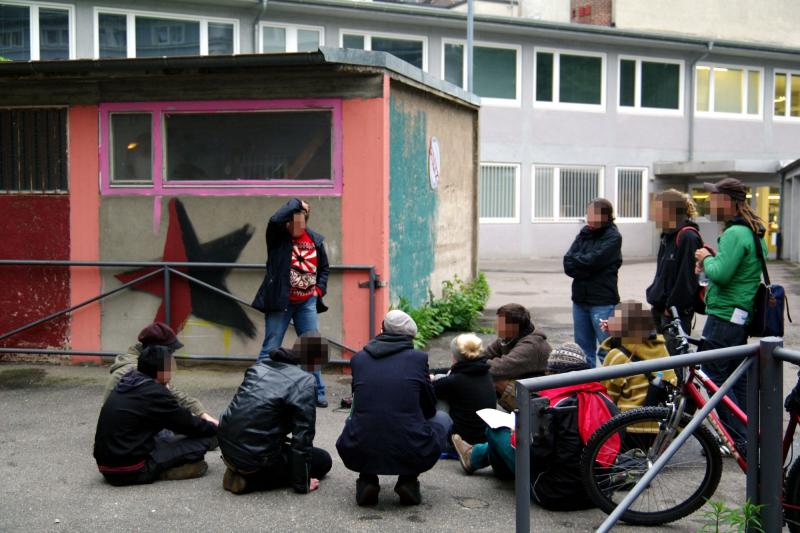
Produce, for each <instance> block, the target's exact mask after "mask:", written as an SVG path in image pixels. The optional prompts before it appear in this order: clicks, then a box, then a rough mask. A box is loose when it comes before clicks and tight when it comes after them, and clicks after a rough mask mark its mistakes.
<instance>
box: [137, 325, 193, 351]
mask: <svg viewBox="0 0 800 533" xmlns="http://www.w3.org/2000/svg"><path fill="white" fill-rule="evenodd" d="M139 342H141V343H142V344H143V345H144V346H153V345H158V346H166V347H167V348H169V349H170V350H172V351H175V350H177V349H179V348H183V343H182V342H181V341H179V340H178V337H177V336H176V335H175V332H174V331H173V330H172V328H171V327H169V326H168V325H166V324H164V323H163V322H153V323H152V324H148V325H147V326H145V328H144V329H143V330H142V331H141V332H140V333H139Z"/></svg>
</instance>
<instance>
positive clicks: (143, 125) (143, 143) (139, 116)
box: [111, 113, 153, 183]
mask: <svg viewBox="0 0 800 533" xmlns="http://www.w3.org/2000/svg"><path fill="white" fill-rule="evenodd" d="M151 120H152V119H151V116H150V113H112V114H111V182H112V183H115V182H116V183H118V182H131V181H134V182H150V181H153V177H152V176H153V155H152V153H153V150H152V142H151V140H152V132H153V129H152V126H151Z"/></svg>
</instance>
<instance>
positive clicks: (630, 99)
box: [619, 59, 636, 107]
mask: <svg viewBox="0 0 800 533" xmlns="http://www.w3.org/2000/svg"><path fill="white" fill-rule="evenodd" d="M619 105H622V106H628V107H633V106H635V105H636V61H632V60H630V59H623V60H622V61H620V62H619Z"/></svg>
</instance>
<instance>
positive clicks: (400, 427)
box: [336, 333, 441, 475]
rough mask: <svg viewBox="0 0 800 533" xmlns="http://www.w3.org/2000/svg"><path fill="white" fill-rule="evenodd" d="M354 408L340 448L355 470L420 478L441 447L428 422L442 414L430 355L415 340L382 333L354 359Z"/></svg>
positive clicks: (429, 467) (342, 456) (341, 436)
mask: <svg viewBox="0 0 800 533" xmlns="http://www.w3.org/2000/svg"><path fill="white" fill-rule="evenodd" d="M350 368H351V369H352V371H353V407H352V409H351V410H350V417H349V418H348V419H347V421H346V422H345V425H344V430H343V431H342V434H341V435H340V436H339V439H338V440H337V441H336V449H337V450H338V452H339V456H340V457H341V458H342V461H343V462H344V465H345V466H346V467H347V468H349V469H350V470H353V471H355V472H363V473H367V474H383V475H416V474H419V473H421V472H425V471H427V470H430V469H431V468H432V467H433V465H435V464H436V461H437V460H438V459H439V455H440V454H441V449H440V446H439V444H438V443H437V442H436V437H435V433H434V432H433V429H432V428H431V426H430V424H429V423H428V421H427V419H429V418H431V417H432V416H433V415H435V414H436V396H435V395H434V392H433V385H431V382H430V378H429V375H428V354H426V353H425V352H420V351H417V350H415V349H414V346H413V343H412V341H411V338H410V337H406V336H403V335H393V334H387V333H381V334H380V335H378V336H377V337H375V338H374V339H373V340H371V341H370V342H369V343H368V344H367V345H366V346H365V347H364V349H363V350H362V351H360V352H358V353H357V354H355V355H354V356H353V359H351V361H350Z"/></svg>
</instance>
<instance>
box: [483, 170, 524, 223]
mask: <svg viewBox="0 0 800 533" xmlns="http://www.w3.org/2000/svg"><path fill="white" fill-rule="evenodd" d="M516 177H517V172H516V167H512V166H508V165H481V174H480V183H479V190H478V198H479V199H480V202H479V204H480V207H479V211H480V218H512V219H513V218H516V216H517V213H516V211H517V201H516V195H517V180H516Z"/></svg>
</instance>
